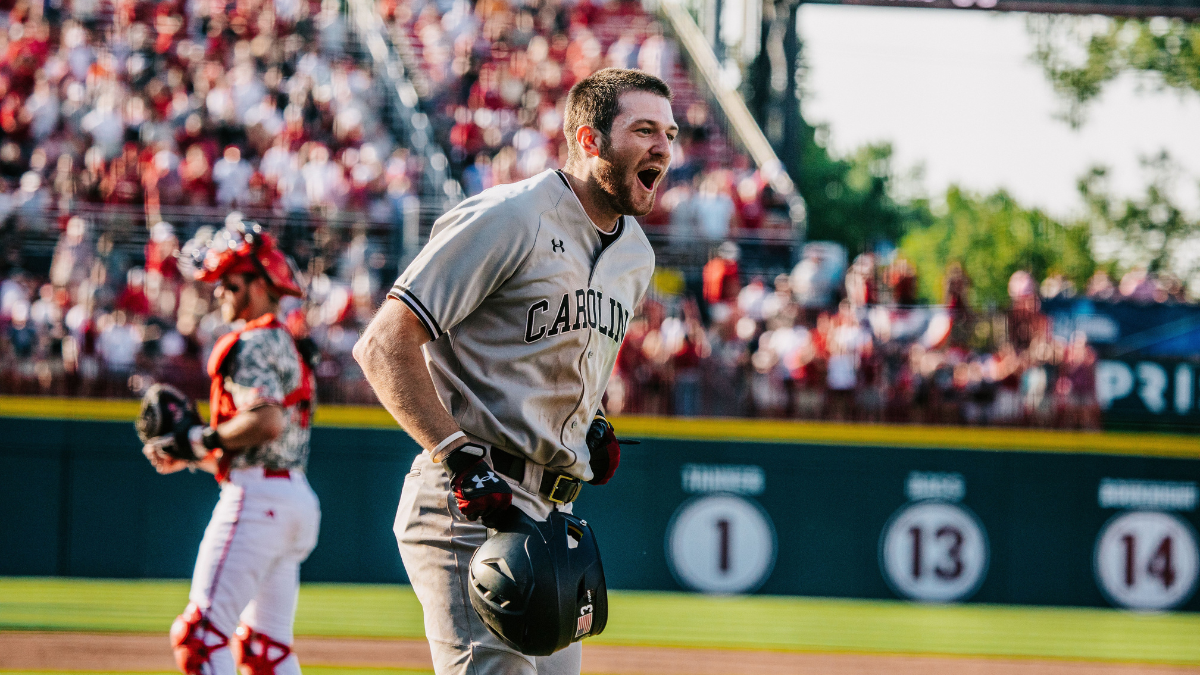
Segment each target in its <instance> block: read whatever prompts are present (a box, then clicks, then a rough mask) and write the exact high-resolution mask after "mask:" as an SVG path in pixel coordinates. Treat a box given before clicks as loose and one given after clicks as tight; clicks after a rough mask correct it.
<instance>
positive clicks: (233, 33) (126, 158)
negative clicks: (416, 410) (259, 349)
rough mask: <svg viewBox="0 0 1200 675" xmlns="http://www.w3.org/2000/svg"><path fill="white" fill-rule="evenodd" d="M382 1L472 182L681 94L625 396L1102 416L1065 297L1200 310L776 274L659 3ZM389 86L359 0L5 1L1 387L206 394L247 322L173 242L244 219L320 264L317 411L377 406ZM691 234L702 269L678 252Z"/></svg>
mask: <svg viewBox="0 0 1200 675" xmlns="http://www.w3.org/2000/svg"><path fill="white" fill-rule="evenodd" d="M379 7H380V9H381V10H382V13H383V14H384V16H385V17H386V19H387V20H388V22H389V27H390V32H391V34H392V37H393V40H394V41H395V42H396V43H397V45H400V46H402V47H403V50H402V51H403V52H404V53H405V54H407V55H408V58H409V59H410V60H414V61H415V64H416V72H415V74H416V76H418V77H419V78H421V79H422V80H423V83H422V88H423V89H424V90H425V91H424V92H423V93H424V94H425V95H426V99H427V100H426V101H425V102H424V103H425V104H426V105H427V106H428V108H427V109H428V110H430V111H431V112H434V114H432V115H431V116H430V118H429V120H430V122H431V123H432V124H433V126H434V127H435V129H436V131H437V132H438V133H439V135H440V139H441V140H442V142H443V143H444V146H445V147H446V148H447V149H448V154H449V157H450V160H451V163H452V165H453V167H452V168H453V169H454V170H455V172H456V175H458V176H460V177H461V179H462V182H463V186H464V189H465V191H466V192H467V193H468V194H476V193H478V192H479V191H481V190H483V189H486V188H487V187H490V186H492V185H495V184H499V183H505V182H510V181H515V180H520V179H522V178H525V177H527V176H531V175H534V174H536V173H538V172H540V171H542V170H544V169H547V168H555V167H559V166H561V164H562V161H563V159H564V157H565V147H564V141H563V138H562V133H561V126H562V115H563V103H564V98H565V95H566V92H567V91H568V90H569V88H570V86H571V85H572V84H573V83H574V82H576V81H577V80H579V79H580V78H582V77H585V76H586V75H588V74H589V73H591V72H593V71H595V70H596V69H598V68H602V67H605V66H610V65H612V66H622V67H639V68H642V69H644V70H647V71H649V72H652V73H655V74H657V75H660V76H662V77H663V78H664V79H666V80H667V81H668V82H669V83H670V84H671V85H672V87H673V89H674V91H675V92H676V98H675V102H674V104H675V111H676V117H677V119H678V121H679V123H680V126H681V133H680V134H679V137H678V139H677V141H676V147H675V148H674V150H673V152H674V160H673V164H672V168H671V170H670V173H669V174H668V177H667V179H666V183H665V184H664V185H663V188H662V191H661V192H660V198H659V199H658V203H657V205H656V209H655V211H654V212H652V213H651V214H650V215H649V216H647V217H646V218H644V219H643V221H644V223H645V226H646V228H647V230H648V231H649V232H650V233H651V234H652V235H661V236H658V237H656V238H655V241H656V246H657V248H658V250H659V254H660V260H662V261H663V264H662V265H661V266H660V267H661V268H660V270H659V272H657V273H656V276H655V284H654V289H653V291H652V293H651V295H650V297H648V298H647V300H646V301H645V302H644V303H643V305H642V307H640V308H639V310H638V312H637V315H636V317H635V318H634V319H632V321H631V325H630V328H629V330H628V333H627V336H628V337H627V341H626V344H625V345H624V347H623V348H622V350H621V352H620V355H619V357H618V362H617V366H616V372H615V376H614V377H613V379H612V383H611V386H610V389H609V391H608V405H609V408H610V409H611V410H613V411H614V412H629V413H652V414H672V415H717V416H757V417H776V418H798V419H829V420H861V421H892V422H915V423H947V424H953V423H965V424H1010V425H1019V424H1026V425H1037V426H1057V427H1069V428H1094V427H1097V426H1098V425H1099V407H1098V404H1097V399H1096V382H1095V380H1096V377H1095V364H1096V353H1095V351H1094V349H1093V348H1092V347H1091V346H1090V345H1088V344H1087V341H1086V339H1085V338H1084V337H1083V336H1082V334H1074V335H1071V336H1067V337H1063V336H1057V335H1056V334H1055V332H1054V331H1053V326H1052V325H1051V322H1050V320H1049V319H1048V318H1047V317H1046V316H1045V315H1044V314H1043V313H1042V312H1041V301H1042V299H1044V298H1050V297H1063V296H1070V295H1072V294H1075V293H1077V292H1078V293H1079V294H1081V295H1086V296H1087V297H1091V298H1095V299H1099V300H1112V301H1121V300H1129V301H1136V302H1171V301H1175V300H1180V299H1181V298H1182V284H1180V283H1178V281H1176V280H1173V279H1171V278H1170V277H1166V276H1155V275H1153V274H1149V273H1147V272H1146V271H1145V270H1140V269H1135V270H1133V271H1131V272H1129V273H1128V274H1126V275H1125V276H1124V277H1123V278H1121V279H1120V280H1119V281H1118V280H1113V279H1110V278H1109V277H1108V276H1106V275H1105V274H1104V273H1103V272H1098V273H1097V275H1096V276H1095V277H1094V278H1093V279H1092V280H1091V281H1090V282H1089V284H1088V285H1087V287H1086V288H1085V289H1075V288H1073V287H1072V286H1071V284H1070V283H1069V282H1068V281H1066V280H1064V279H1063V278H1061V277H1049V278H1046V279H1041V280H1036V279H1034V278H1033V277H1032V276H1031V275H1030V274H1028V273H1026V272H1017V273H1016V274H1014V275H1013V277H1012V279H1011V280H1010V283H1009V296H1010V297H1009V300H1010V302H1009V306H1008V308H1007V309H1003V310H992V311H983V312H981V311H977V310H975V309H973V308H972V307H971V303H970V302H969V299H970V297H971V293H970V288H971V281H970V279H969V278H967V275H966V274H964V273H963V271H962V269H961V268H959V267H957V266H952V267H951V268H950V269H948V270H947V271H946V273H945V283H944V297H943V298H942V304H940V305H936V306H928V305H921V304H919V303H918V300H917V278H916V272H915V270H914V268H913V267H912V265H910V264H909V263H908V262H907V261H906V260H904V258H903V257H900V256H896V255H895V254H887V255H878V256H877V255H873V254H863V255H860V256H858V257H857V258H855V259H854V260H853V262H848V260H847V256H846V253H845V251H844V250H843V249H841V248H840V247H839V246H837V245H833V244H826V243H822V242H810V243H809V244H808V245H807V246H805V248H804V253H803V256H801V258H802V259H801V260H800V262H799V264H797V265H796V266H795V268H794V269H792V270H791V271H790V273H788V274H779V275H766V276H762V275H759V274H758V272H759V271H760V270H761V269H762V268H763V265H762V264H757V265H747V264H746V261H745V260H744V259H743V256H744V253H745V251H746V250H747V249H748V248H749V247H750V246H751V245H757V244H758V243H761V242H762V241H763V240H764V239H765V240H780V241H790V238H791V237H792V231H791V222H790V220H789V219H788V216H787V209H786V206H785V205H784V204H783V203H781V201H780V200H779V199H777V198H776V196H775V195H774V194H773V193H772V191H771V189H770V187H769V186H767V184H766V181H765V180H764V179H763V177H762V175H761V174H760V173H759V172H758V171H756V170H755V169H754V167H753V166H752V165H751V163H750V162H748V161H747V159H746V158H745V157H744V156H742V155H741V154H739V153H738V152H736V151H735V150H734V149H733V148H732V146H731V145H730V143H729V142H728V139H727V138H726V137H725V131H724V129H723V127H722V126H721V124H720V123H719V121H718V120H717V119H716V118H715V117H714V116H713V115H712V114H711V110H710V108H709V107H708V104H707V103H706V100H705V97H704V96H703V95H701V94H700V93H698V92H697V90H696V89H695V87H694V86H693V85H692V84H691V82H690V81H689V75H688V73H687V72H686V69H685V66H684V64H683V62H682V61H681V59H680V58H679V54H678V52H677V49H678V48H677V47H676V45H675V44H674V42H673V40H672V39H670V37H669V36H667V35H665V34H664V31H663V28H662V26H660V25H659V24H658V23H657V22H656V21H655V20H654V19H653V18H652V17H650V16H648V15H647V14H646V13H645V12H644V10H643V9H642V8H641V5H640V4H639V3H637V2H634V1H629V0H614V1H612V2H608V3H607V4H601V3H596V2H592V0H577V1H575V2H570V1H567V0H541V1H540V2H531V3H524V4H511V5H510V4H508V3H507V2H505V1H504V0H477V1H476V2H475V3H474V5H472V4H471V3H469V2H466V1H464V0H417V1H416V2H411V3H399V2H395V1H394V0H380V1H379ZM378 85H379V83H378V82H376V80H375V77H374V76H373V75H372V71H371V69H370V68H369V67H368V66H367V64H365V63H364V62H363V61H361V59H360V58H359V57H357V56H355V54H354V51H353V50H352V49H349V36H348V34H347V27H346V25H345V19H344V17H343V16H342V15H341V14H339V13H338V8H337V3H323V2H314V1H311V0H274V1H269V0H236V2H232V3H227V2H224V1H222V2H215V1H211V2H210V1H208V0H188V1H186V2H184V1H183V0H179V1H178V2H175V1H166V2H147V1H138V0H132V1H130V0H118V1H117V2H113V3H102V2H96V1H94V0H76V1H74V2H71V3H61V4H55V3H47V4H45V5H44V6H42V5H40V4H28V3H25V2H22V1H17V2H14V1H13V0H0V132H2V133H0V252H2V257H0V393H16V394H55V395H81V396H104V397H122V396H133V395H135V394H136V393H137V392H138V391H140V390H141V389H143V388H144V387H145V386H147V385H148V384H149V383H151V382H154V381H166V382H171V383H173V384H176V385H177V386H180V387H181V388H183V389H184V390H185V391H187V392H189V393H191V394H193V395H195V396H204V395H205V393H206V391H207V379H206V377H205V375H204V363H205V361H206V359H207V356H208V352H209V350H210V349H211V347H212V345H213V343H214V342H215V340H216V339H217V338H218V337H220V335H221V334H222V333H223V332H224V331H226V330H228V327H227V326H225V325H223V324H222V323H221V321H220V319H219V313H218V312H217V311H216V307H215V306H214V303H213V300H212V295H211V288H209V287H207V286H204V285H201V284H197V283H195V282H191V281H188V280H187V279H186V278H185V275H184V274H183V273H181V270H180V267H179V264H178V260H177V257H176V256H177V254H178V253H179V251H180V249H181V246H183V242H186V240H187V239H189V238H190V237H193V236H197V235H199V236H203V235H204V228H207V227H212V226H214V225H219V223H220V221H221V219H223V218H224V217H225V215H226V214H228V213H229V212H231V211H233V210H238V211H242V212H245V213H246V215H247V217H248V218H253V219H257V220H260V221H262V222H263V224H264V225H267V226H268V227H269V228H270V229H272V230H273V231H274V232H275V233H276V235H277V236H278V237H279V238H280V240H281V244H282V245H283V247H284V248H285V250H286V251H287V252H289V253H290V254H291V255H292V256H293V257H294V258H295V259H296V260H297V262H298V263H299V265H300V267H301V269H302V270H303V272H304V275H305V278H306V279H307V281H308V289H309V295H308V297H307V298H306V299H305V300H304V301H299V300H294V299H287V300H286V301H285V304H284V306H283V307H282V314H283V317H281V318H283V319H285V320H286V323H287V325H288V326H289V328H290V329H291V330H292V332H293V334H294V335H296V337H297V338H298V339H301V340H307V341H310V343H311V344H312V345H313V346H314V347H315V349H316V350H317V351H318V352H319V354H320V362H319V364H318V366H317V368H316V373H317V377H318V391H319V395H320V398H321V400H323V401H325V402H339V403H370V402H373V401H374V398H373V394H372V392H371V390H370V387H369V386H368V385H367V383H366V382H365V380H364V379H363V377H362V373H361V371H360V370H359V369H358V367H357V365H356V364H355V363H354V361H353V358H352V357H351V355H350V350H351V347H352V346H353V344H354V342H355V340H356V339H357V336H358V334H359V331H360V330H361V328H362V327H363V325H364V324H365V321H366V320H368V319H369V317H370V316H371V313H372V311H373V309H374V308H375V307H376V306H377V305H378V303H379V302H380V301H381V300H382V295H383V293H384V292H385V291H386V289H387V284H388V282H389V281H390V278H389V276H388V275H390V274H393V273H394V272H395V270H396V265H397V264H398V263H399V262H400V259H399V254H400V251H399V250H398V249H397V248H395V247H394V245H393V244H394V242H395V241H397V236H396V233H395V230H396V229H397V228H398V227H399V225H398V224H399V223H400V222H402V220H403V211H404V209H406V208H408V207H409V206H411V202H412V200H413V197H412V194H413V192H414V189H413V186H414V185H416V184H419V179H420V176H421V173H422V170H423V167H422V165H421V160H420V159H419V157H418V156H417V155H415V154H413V155H410V154H409V153H408V152H407V151H406V150H405V149H404V148H401V147H399V146H398V144H397V143H396V141H395V139H394V138H393V137H392V136H391V135H390V134H389V133H388V130H387V129H386V128H385V127H384V125H383V123H382V120H381V119H380V114H381V111H382V110H383V109H384V105H383V101H382V95H381V93H380V87H379V86H378ZM406 205H408V206H406ZM730 239H734V240H737V241H740V242H742V244H743V247H742V248H739V246H738V245H737V244H736V243H734V242H733V241H730ZM39 242H40V243H39ZM664 242H665V243H664ZM722 242H724V243H722ZM675 244H681V245H690V246H693V247H695V246H698V247H699V250H701V252H702V254H704V255H705V257H702V258H700V260H699V261H698V262H697V263H696V264H695V268H693V269H688V268H685V267H683V266H679V267H675V268H673V267H672V265H674V264H675V262H673V260H680V259H682V258H679V257H678V256H677V257H676V258H672V257H671V252H672V250H673V249H672V246H674V245H675ZM39 246H40V247H41V248H39ZM708 254H711V256H710V257H711V259H708V257H709V256H708ZM705 259H708V262H707V264H704V260H705ZM760 263H761V261H760ZM702 264H703V270H699V269H698V268H699V266H700V265H702ZM781 268H782V267H781ZM693 278H694V279H693ZM689 281H696V282H697V283H696V287H695V288H692V287H691V286H690V285H689Z"/></svg>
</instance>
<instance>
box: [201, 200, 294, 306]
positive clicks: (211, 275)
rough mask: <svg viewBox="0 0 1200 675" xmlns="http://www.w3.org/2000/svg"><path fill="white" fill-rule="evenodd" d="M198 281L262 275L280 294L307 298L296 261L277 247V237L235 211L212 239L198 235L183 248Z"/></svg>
mask: <svg viewBox="0 0 1200 675" xmlns="http://www.w3.org/2000/svg"><path fill="white" fill-rule="evenodd" d="M183 250H184V253H185V254H187V255H188V257H189V258H190V260H185V261H184V262H185V265H187V266H189V267H191V268H192V270H193V273H192V276H193V277H194V278H195V279H196V280H197V281H208V282H214V281H218V280H220V278H221V277H223V276H225V275H226V274H238V273H242V274H258V275H260V276H262V277H263V278H264V279H265V280H266V281H267V285H268V286H270V287H271V290H272V291H274V292H275V293H276V294H278V295H294V296H297V297H303V296H304V290H303V289H302V288H301V287H300V272H299V270H297V269H296V265H295V263H293V262H292V259H291V258H289V257H287V256H286V255H285V254H284V253H283V252H282V251H280V250H279V248H278V247H277V246H276V245H275V238H274V237H272V236H271V235H270V234H267V232H266V231H265V230H264V229H263V227H262V226H261V225H259V224H258V223H255V222H247V221H244V220H242V218H241V214H239V213H237V212H234V213H232V214H230V215H229V217H228V218H226V219H225V227H223V228H221V229H219V230H217V231H216V232H215V233H213V234H211V235H210V236H207V237H205V236H203V235H201V234H199V233H198V235H197V237H196V238H194V239H193V240H192V241H190V242H188V243H187V245H185V246H184V247H183Z"/></svg>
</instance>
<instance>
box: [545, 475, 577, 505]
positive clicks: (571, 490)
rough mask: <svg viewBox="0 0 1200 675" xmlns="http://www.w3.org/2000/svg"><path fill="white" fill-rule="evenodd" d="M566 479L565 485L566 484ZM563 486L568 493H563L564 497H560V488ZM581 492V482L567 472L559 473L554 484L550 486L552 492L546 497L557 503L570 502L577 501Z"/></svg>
mask: <svg viewBox="0 0 1200 675" xmlns="http://www.w3.org/2000/svg"><path fill="white" fill-rule="evenodd" d="M564 481H565V485H564ZM560 487H562V488H563V490H564V492H566V493H567V494H565V495H563V498H562V499H559V498H558V494H559V492H558V491H559V488H560ZM578 494H579V483H578V482H576V481H575V479H573V478H571V477H570V476H568V475H566V474H561V473H560V474H559V475H558V477H557V478H555V479H554V485H553V486H552V487H551V488H550V494H548V495H546V499H549V500H550V501H552V502H554V503H555V504H568V503H570V502H573V501H575V497H576V496H577V495H578Z"/></svg>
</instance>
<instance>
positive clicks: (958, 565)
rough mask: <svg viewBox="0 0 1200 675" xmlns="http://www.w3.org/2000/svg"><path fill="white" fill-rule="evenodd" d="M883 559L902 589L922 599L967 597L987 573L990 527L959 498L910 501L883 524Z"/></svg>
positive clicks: (894, 586) (890, 578) (892, 581)
mask: <svg viewBox="0 0 1200 675" xmlns="http://www.w3.org/2000/svg"><path fill="white" fill-rule="evenodd" d="M879 563H880V567H882V568H883V576H884V578H885V579H887V582H888V584H889V585H890V586H891V587H892V590H894V591H896V593H897V594H899V595H902V596H904V597H907V598H911V599H913V600H921V601H924V602H956V601H959V600H965V599H967V598H969V597H971V595H973V594H974V593H975V591H977V590H979V586H980V584H982V583H983V580H984V577H986V576H987V569H988V540H987V533H986V532H985V531H984V529H983V525H982V524H981V523H980V522H979V519H978V518H977V517H976V516H975V514H974V513H971V511H970V510H968V509H967V508H966V507H963V506H960V505H958V504H949V503H946V502H940V501H922V502H917V503H915V504H909V505H906V506H903V507H901V508H900V510H898V511H896V513H895V514H893V515H892V518H891V520H889V521H888V524H887V526H886V527H884V528H883V533H882V535H881V537H880V541H879Z"/></svg>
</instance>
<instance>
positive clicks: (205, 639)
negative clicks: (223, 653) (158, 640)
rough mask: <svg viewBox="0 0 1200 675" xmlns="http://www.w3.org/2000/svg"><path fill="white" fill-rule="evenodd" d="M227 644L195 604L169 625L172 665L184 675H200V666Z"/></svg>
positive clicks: (225, 639) (201, 674)
mask: <svg viewBox="0 0 1200 675" xmlns="http://www.w3.org/2000/svg"><path fill="white" fill-rule="evenodd" d="M228 644H229V638H228V637H227V636H226V635H225V634H224V633H222V632H221V631H219V630H217V629H216V628H215V627H213V625H212V623H211V622H210V621H209V620H208V619H206V618H205V617H204V613H203V612H201V611H200V608H199V607H197V606H196V604H195V603H188V606H187V607H186V608H185V609H184V610H183V614H180V615H179V616H178V617H176V618H175V623H173V624H171V648H172V649H173V650H174V652H175V665H177V666H179V671H180V672H182V673H186V675H203V672H204V670H203V668H204V664H206V663H208V659H209V657H210V656H212V653H213V652H215V651H217V650H218V649H222V648H223V647H225V646H226V645H228Z"/></svg>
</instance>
